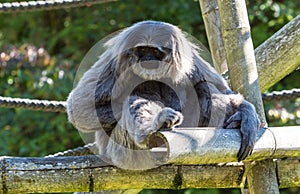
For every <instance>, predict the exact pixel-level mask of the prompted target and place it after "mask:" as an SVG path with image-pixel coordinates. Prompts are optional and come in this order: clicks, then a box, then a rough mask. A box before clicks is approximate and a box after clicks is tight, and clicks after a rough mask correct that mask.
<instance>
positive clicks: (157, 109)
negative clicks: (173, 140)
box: [119, 96, 183, 148]
mask: <svg viewBox="0 0 300 194" xmlns="http://www.w3.org/2000/svg"><path fill="white" fill-rule="evenodd" d="M182 121H183V116H182V114H181V113H180V112H178V111H175V110H174V109H172V108H169V107H164V105H163V103H162V102H159V101H151V100H148V99H145V98H142V97H139V96H130V97H128V98H127V99H126V100H125V102H124V105H123V110H122V116H121V120H120V121H119V126H120V127H121V128H123V129H124V130H123V131H126V133H128V135H129V137H130V139H132V141H134V143H135V145H137V146H139V147H141V148H143V147H144V146H145V145H144V143H145V138H146V137H147V136H148V135H149V134H150V133H151V132H155V131H157V130H159V129H162V128H172V127H175V126H178V125H180V124H181V123H182Z"/></svg>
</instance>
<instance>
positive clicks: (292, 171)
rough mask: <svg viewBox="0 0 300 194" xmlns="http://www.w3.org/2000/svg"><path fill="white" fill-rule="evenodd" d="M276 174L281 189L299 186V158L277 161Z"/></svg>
mask: <svg viewBox="0 0 300 194" xmlns="http://www.w3.org/2000/svg"><path fill="white" fill-rule="evenodd" d="M276 163H277V174H278V181H279V186H280V187H281V188H288V187H299V186H300V158H298V159H283V160H277V162H276Z"/></svg>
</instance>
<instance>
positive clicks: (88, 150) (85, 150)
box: [45, 142, 97, 158]
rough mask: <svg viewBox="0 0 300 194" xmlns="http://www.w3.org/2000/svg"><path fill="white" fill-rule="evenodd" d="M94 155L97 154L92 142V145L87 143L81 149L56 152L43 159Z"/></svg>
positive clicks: (94, 144)
mask: <svg viewBox="0 0 300 194" xmlns="http://www.w3.org/2000/svg"><path fill="white" fill-rule="evenodd" d="M95 153H97V147H96V143H95V142H94V143H89V144H87V145H85V146H82V147H78V148H74V149H69V150H66V151H64V152H58V153H55V154H51V155H48V156H45V157H46V158H48V157H60V156H86V155H94V154H95Z"/></svg>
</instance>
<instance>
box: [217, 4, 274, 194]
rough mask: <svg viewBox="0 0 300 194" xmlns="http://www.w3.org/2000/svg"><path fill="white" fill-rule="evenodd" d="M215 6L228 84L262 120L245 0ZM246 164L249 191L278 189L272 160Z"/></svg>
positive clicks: (261, 193) (262, 192)
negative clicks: (218, 15) (226, 67)
mask: <svg viewBox="0 0 300 194" xmlns="http://www.w3.org/2000/svg"><path fill="white" fill-rule="evenodd" d="M218 6H219V11H220V19H221V29H222V36H223V42H224V48H225V52H226V59H227V63H228V64H227V65H228V69H229V76H230V79H231V86H232V88H233V89H234V90H236V91H238V92H240V93H242V94H243V95H244V96H245V97H246V99H247V100H249V101H250V102H251V103H253V104H254V106H255V107H256V110H257V112H258V114H259V116H260V119H261V121H262V122H264V123H266V119H265V114H264V108H263V103H262V99H261V93H260V88H259V81H258V74H257V69H256V62H255V55H254V49H253V43H252V39H251V34H250V24H249V21H248V16H247V8H246V3H245V1H243V0H228V1H224V0H218ZM245 168H246V172H248V174H247V183H248V188H249V191H250V193H253V194H254V193H255V194H264V193H274V194H276V193H279V189H278V183H277V178H276V172H275V170H276V169H275V166H274V164H273V161H272V160H265V161H261V162H256V163H255V164H254V165H253V164H245Z"/></svg>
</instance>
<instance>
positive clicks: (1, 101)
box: [0, 96, 66, 112]
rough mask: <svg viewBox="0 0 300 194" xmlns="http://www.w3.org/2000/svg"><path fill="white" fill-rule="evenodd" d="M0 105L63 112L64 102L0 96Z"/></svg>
mask: <svg viewBox="0 0 300 194" xmlns="http://www.w3.org/2000/svg"><path fill="white" fill-rule="evenodd" d="M0 107H4V108H25V109H29V110H40V111H47V112H65V111H66V102H64V101H48V100H36V99H35V100H31V99H23V98H10V97H2V96H0Z"/></svg>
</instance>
